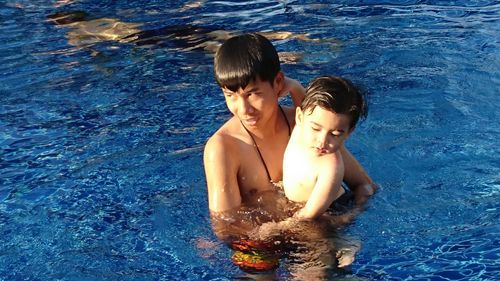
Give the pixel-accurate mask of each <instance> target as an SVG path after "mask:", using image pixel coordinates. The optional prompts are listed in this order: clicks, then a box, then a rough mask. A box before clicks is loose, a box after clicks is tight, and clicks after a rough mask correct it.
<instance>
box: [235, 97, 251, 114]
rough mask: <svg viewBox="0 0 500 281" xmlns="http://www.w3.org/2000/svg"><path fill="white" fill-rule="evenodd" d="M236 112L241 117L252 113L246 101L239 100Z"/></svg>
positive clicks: (243, 99)
mask: <svg viewBox="0 0 500 281" xmlns="http://www.w3.org/2000/svg"><path fill="white" fill-rule="evenodd" d="M238 112H239V113H240V114H242V115H246V114H251V113H253V107H252V106H251V105H250V103H249V102H248V100H247V99H245V98H240V100H239V102H238Z"/></svg>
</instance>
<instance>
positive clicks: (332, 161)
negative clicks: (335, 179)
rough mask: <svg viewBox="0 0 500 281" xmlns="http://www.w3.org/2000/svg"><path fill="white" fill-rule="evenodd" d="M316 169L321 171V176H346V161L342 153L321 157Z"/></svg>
mask: <svg viewBox="0 0 500 281" xmlns="http://www.w3.org/2000/svg"><path fill="white" fill-rule="evenodd" d="M316 167H317V169H318V171H320V173H319V174H330V175H334V174H339V173H341V174H342V175H343V174H344V161H343V160H342V155H341V153H340V151H337V152H335V153H332V154H328V155H324V156H323V157H320V158H319V161H317V162H316Z"/></svg>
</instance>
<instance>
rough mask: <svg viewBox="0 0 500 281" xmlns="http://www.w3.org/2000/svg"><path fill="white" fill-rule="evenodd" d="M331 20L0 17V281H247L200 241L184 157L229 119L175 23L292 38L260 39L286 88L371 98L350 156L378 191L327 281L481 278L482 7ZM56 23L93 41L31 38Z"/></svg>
mask: <svg viewBox="0 0 500 281" xmlns="http://www.w3.org/2000/svg"><path fill="white" fill-rule="evenodd" d="M329 2H333V1H316V2H314V3H313V4H312V3H310V2H309V1H279V2H276V1H269V0H262V1H247V2H244V1H192V2H185V3H184V2H180V1H37V2H36V4H35V3H34V2H32V1H27V0H19V1H15V2H14V1H8V2H6V3H2V4H0V18H1V19H2V26H1V27H0V31H1V32H0V42H2V43H0V61H1V63H0V73H1V75H0V174H1V176H0V242H1V243H0V245H1V246H0V253H1V254H0V279H2V280H230V279H237V278H244V277H245V276H246V275H245V273H243V272H241V271H240V270H239V269H238V268H237V267H236V266H234V265H233V264H232V263H231V262H230V257H231V250H230V249H229V248H227V247H226V246H224V245H223V244H222V243H221V242H219V241H218V240H217V239H216V237H215V236H214V235H213V233H212V230H211V227H210V220H209V217H208V210H207V203H206V186H205V179H204V172H203V166H202V151H203V145H204V142H205V141H206V139H207V138H208V137H209V136H210V135H211V134H212V133H213V132H214V131H215V130H216V129H217V128H218V126H219V125H220V124H222V122H224V120H225V119H226V118H228V116H229V113H228V112H227V110H226V108H225V105H224V102H223V99H222V95H221V93H220V90H219V89H218V88H217V86H216V84H215V82H214V79H213V77H212V60H211V53H210V51H206V50H203V49H202V48H193V47H196V46H197V44H202V45H203V47H206V46H208V45H207V44H205V43H207V42H208V40H207V37H206V33H203V32H199V33H196V32H198V31H196V32H194V31H193V30H192V29H190V28H187V27H186V25H187V24H191V25H193V26H199V27H203V28H206V29H207V30H209V31H213V30H225V31H288V32H292V33H294V34H308V37H307V38H309V39H311V40H303V39H304V37H289V38H283V39H276V40H273V43H274V44H275V46H276V47H277V49H278V50H279V51H280V52H282V53H284V54H286V56H285V58H286V63H285V64H283V69H284V71H285V72H286V73H287V74H288V75H289V76H291V77H293V78H296V79H298V80H300V81H301V82H302V83H303V84H307V83H308V82H309V80H310V79H312V78H313V77H315V76H318V75H322V74H335V75H342V76H345V77H348V78H349V79H351V80H353V81H354V82H356V83H358V84H360V85H363V86H364V87H365V88H366V89H367V91H368V92H369V105H370V111H369V114H368V119H367V120H366V121H364V122H363V123H361V124H360V126H359V127H358V128H357V130H356V131H355V133H354V135H353V136H352V137H351V139H350V140H349V142H348V147H349V148H350V149H351V151H352V152H353V153H354V154H355V155H356V157H357V158H358V160H359V161H360V162H362V163H363V165H364V167H365V168H366V169H367V171H368V172H369V173H370V175H371V176H372V177H373V178H374V179H375V180H376V181H377V183H379V185H380V186H381V190H380V192H378V193H377V194H376V195H375V196H374V197H373V198H372V199H371V200H370V201H369V203H368V205H367V210H366V211H365V212H364V213H362V214H361V215H360V216H358V217H357V219H356V220H355V222H354V223H353V224H351V225H349V226H348V227H347V228H346V229H345V230H344V232H345V234H346V235H349V236H353V237H357V238H358V239H359V240H360V241H362V247H361V250H360V252H359V253H358V255H357V259H356V261H355V262H354V264H353V265H352V268H351V269H350V270H349V271H347V272H345V273H343V274H340V276H337V277H336V278H343V279H346V280H495V279H499V278H500V274H499V272H500V267H499V265H498V264H499V263H498V261H499V254H500V250H499V245H500V240H499V238H498V237H500V228H499V223H498V215H499V210H498V207H499V203H498V202H499V193H500V176H499V175H500V168H499V167H500V165H499V164H500V161H499V159H498V155H499V153H500V151H499V147H500V145H499V144H500V143H499V141H498V138H499V133H500V125H499V122H498V120H500V119H499V114H498V110H497V107H498V105H499V104H500V97H499V95H498V93H499V89H500V60H499V55H500V51H499V47H498V43H499V42H498V39H499V34H500V24H499V22H500V4H499V3H498V1H334V2H335V4H332V3H329ZM68 11H73V12H74V11H82V12H84V13H81V14H79V15H82V16H84V17H85V22H87V23H93V25H81V24H80V25H75V24H73V25H72V24H54V22H50V21H48V20H47V16H49V15H53V14H54V13H57V12H68ZM103 25H104V26H115V27H119V28H117V29H114V30H112V32H108V33H105V32H103V31H102V30H99V28H100V27H102V26H103ZM172 26H180V27H183V26H184V27H186V28H184V29H181V31H182V30H184V31H186V30H187V31H190V32H192V33H191V34H195V35H196V36H198V35H199V36H198V37H196V36H195V37H190V38H189V40H191V41H186V40H184V41H183V40H180V41H176V40H173V39H172V37H169V34H172V30H171V29H168V27H172ZM168 30H170V31H168ZM146 31H147V32H146ZM181 31H179V32H181ZM137 32H140V34H141V35H144V36H143V37H142V38H131V37H128V36H130V35H134V34H136V33H137ZM141 32H142V33H141ZM169 32H170V33H169ZM193 32H194V33H193ZM116 34H118V35H119V36H114V35H116ZM124 38H128V39H124ZM144 38H146V39H144ZM151 38H154V40H153V41H148V40H150V39H151ZM307 38H306V39H307ZM193 42H194V43H193ZM276 275H277V277H278V278H279V279H280V280H288V279H290V278H291V277H290V275H289V273H288V272H287V270H286V267H285V266H282V267H280V268H279V269H278V270H277V273H276ZM247 278H250V277H248V276H247ZM332 278H333V277H332Z"/></svg>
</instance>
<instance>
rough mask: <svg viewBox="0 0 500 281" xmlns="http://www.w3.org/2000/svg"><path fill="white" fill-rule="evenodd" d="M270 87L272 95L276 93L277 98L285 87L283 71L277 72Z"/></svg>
mask: <svg viewBox="0 0 500 281" xmlns="http://www.w3.org/2000/svg"><path fill="white" fill-rule="evenodd" d="M272 86H273V89H274V93H276V96H279V94H280V93H281V92H282V91H283V87H284V86H285V74H283V71H278V73H277V74H276V76H275V77H274V81H273V85H272Z"/></svg>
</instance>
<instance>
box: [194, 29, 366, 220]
mask: <svg viewBox="0 0 500 281" xmlns="http://www.w3.org/2000/svg"><path fill="white" fill-rule="evenodd" d="M214 72H215V77H216V80H217V82H218V84H219V86H220V87H221V89H222V91H223V93H224V97H225V100H226V105H227V107H228V109H229V111H230V112H231V113H232V114H233V116H232V117H231V118H230V119H229V120H228V121H227V122H226V123H225V124H223V125H222V127H221V128H219V130H217V131H216V132H215V133H214V135H213V136H212V137H210V138H209V140H208V142H207V144H206V146H205V151H204V166H205V174H206V179H207V187H208V201H209V209H210V211H211V212H212V213H219V212H224V211H229V210H233V209H235V208H237V207H240V206H241V204H242V203H247V202H251V201H252V200H254V199H255V196H256V194H258V193H260V192H264V191H268V190H273V189H274V188H275V186H274V185H273V184H272V182H279V181H281V180H282V178H283V168H282V167H283V155H284V152H285V148H286V146H287V143H288V140H289V137H290V134H291V130H292V128H293V126H294V125H295V124H294V115H295V110H294V109H293V108H288V107H284V106H283V107H281V106H280V105H279V103H278V97H279V96H281V95H283V94H284V93H286V92H290V94H291V97H292V100H293V102H294V104H295V105H298V104H300V102H301V101H302V99H303V95H304V88H303V87H302V86H301V85H300V83H299V82H297V81H295V80H292V79H289V78H286V77H285V75H284V74H283V72H282V71H281V68H280V63H279V58H278V54H277V52H276V50H275V48H274V46H273V45H272V44H271V43H270V42H269V40H267V39H266V38H265V37H263V36H261V35H258V34H243V35H239V36H235V37H232V38H230V39H228V40H227V41H225V42H224V43H223V44H222V46H221V47H220V48H219V50H218V51H217V53H216V55H215V59H214ZM340 151H341V153H342V157H343V160H344V167H345V173H344V181H345V182H346V183H347V185H348V186H349V188H350V189H351V190H352V191H353V192H354V194H355V196H356V197H357V198H359V199H363V198H366V197H368V196H369V195H371V194H372V193H373V191H374V190H373V187H372V185H373V182H372V180H371V179H370V177H369V176H368V175H367V173H366V172H365V171H364V169H363V168H362V167H361V165H360V164H359V163H358V162H357V161H356V159H355V158H354V157H353V156H352V155H351V154H350V152H349V151H348V150H347V149H346V148H345V147H344V146H342V147H341V148H340Z"/></svg>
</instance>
